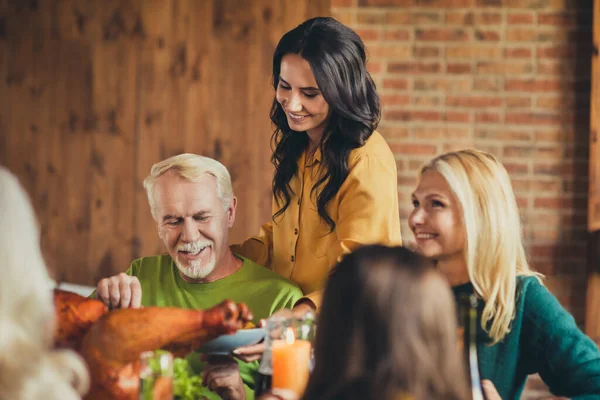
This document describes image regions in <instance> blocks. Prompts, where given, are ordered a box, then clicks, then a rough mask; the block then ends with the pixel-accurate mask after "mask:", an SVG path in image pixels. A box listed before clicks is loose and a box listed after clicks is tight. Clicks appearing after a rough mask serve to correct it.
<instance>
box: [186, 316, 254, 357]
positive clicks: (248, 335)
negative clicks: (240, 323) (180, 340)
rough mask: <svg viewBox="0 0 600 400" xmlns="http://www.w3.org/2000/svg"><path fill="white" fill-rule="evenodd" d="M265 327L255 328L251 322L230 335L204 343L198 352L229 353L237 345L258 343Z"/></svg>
mask: <svg viewBox="0 0 600 400" xmlns="http://www.w3.org/2000/svg"><path fill="white" fill-rule="evenodd" d="M265 335H266V330H265V328H257V327H256V325H254V324H253V323H252V322H248V323H246V325H244V327H243V328H242V329H240V330H238V331H237V332H236V333H233V334H231V335H221V336H219V337H217V338H215V339H213V340H211V341H209V342H206V343H204V345H203V346H202V347H200V348H199V349H198V352H200V353H204V354H231V352H232V351H233V350H235V349H237V348H238V347H244V346H250V345H253V344H257V343H259V342H260V341H261V340H263V339H264V338H265Z"/></svg>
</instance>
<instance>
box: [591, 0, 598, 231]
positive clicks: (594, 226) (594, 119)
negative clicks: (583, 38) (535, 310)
mask: <svg viewBox="0 0 600 400" xmlns="http://www.w3.org/2000/svg"><path fill="white" fill-rule="evenodd" d="M599 51H600V0H595V1H594V54H593V56H592V99H591V103H590V106H591V113H590V116H591V121H590V198H589V210H588V228H589V230H590V232H593V231H598V230H600V56H599V55H598V52H599Z"/></svg>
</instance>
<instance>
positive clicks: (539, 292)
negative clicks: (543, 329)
mask: <svg viewBox="0 0 600 400" xmlns="http://www.w3.org/2000/svg"><path fill="white" fill-rule="evenodd" d="M517 310H518V311H519V310H520V311H521V312H522V313H523V315H524V318H525V320H526V321H527V320H528V321H530V322H534V323H535V324H536V325H544V324H547V325H555V324H557V323H561V322H562V321H563V319H565V318H566V319H567V320H568V321H567V322H568V323H569V324H571V323H572V322H573V321H572V319H573V317H572V316H571V315H570V314H569V313H568V312H567V311H566V310H565V309H564V308H563V306H562V305H561V304H560V302H559V301H558V299H557V298H556V297H555V296H554V295H553V294H552V293H551V292H550V291H549V290H548V289H547V288H546V286H544V284H543V283H542V281H541V278H538V277H536V276H522V277H518V278H517Z"/></svg>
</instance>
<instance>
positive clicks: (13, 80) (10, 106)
mask: <svg viewBox="0 0 600 400" xmlns="http://www.w3.org/2000/svg"><path fill="white" fill-rule="evenodd" d="M329 10H330V0H252V1H247V0H0V79H1V80H0V164H3V165H6V166H7V167H8V168H9V169H10V170H11V171H13V172H14V173H16V174H17V175H18V176H19V177H20V178H21V181H22V182H23V184H24V185H25V187H26V189H27V191H28V192H29V194H30V195H31V197H32V200H33V203H34V206H35V209H36V212H37V213H38V217H39V220H40V224H41V226H42V246H43V249H44V254H45V257H46V261H47V262H48V265H49V267H50V269H51V270H52V271H53V272H54V275H55V277H56V278H57V279H61V280H67V281H71V282H75V283H80V284H95V283H96V282H97V280H98V279H100V278H101V277H104V276H108V275H111V274H114V273H117V272H120V271H123V270H124V269H125V268H127V267H128V265H129V263H130V262H131V260H132V259H134V258H137V257H140V256H142V255H151V254H156V253H159V252H163V248H162V244H161V242H160V241H159V239H158V237H157V234H156V227H155V225H154V222H153V220H152V217H151V215H150V211H149V207H148V204H147V199H146V194H145V191H144V189H143V187H142V180H143V179H144V177H145V176H146V175H147V174H148V172H149V169H150V166H151V165H152V164H153V163H155V162H157V161H160V160H161V159H164V158H166V157H168V156H171V155H174V154H177V153H181V152H194V153H199V154H204V155H207V156H211V157H214V158H216V159H218V160H220V161H221V162H223V163H224V164H225V165H226V166H227V167H228V168H229V170H230V172H231V174H232V178H233V182H234V191H235V193H236V195H237V196H238V199H239V207H238V213H237V221H236V225H235V227H234V229H233V231H232V232H231V239H232V241H237V240H241V239H242V238H244V237H246V236H248V235H250V234H253V233H255V232H257V231H258V228H259V226H260V225H261V224H262V223H263V222H264V221H266V220H267V219H268V218H269V216H270V183H271V177H272V167H271V164H270V161H269V159H270V154H271V150H270V144H269V139H270V136H271V133H272V128H271V125H270V120H269V116H268V112H269V108H270V105H271V102H272V99H273V91H272V88H271V86H270V73H271V57H272V54H273V51H274V49H275V46H276V44H277V42H278V40H279V39H280V37H281V36H282V35H283V34H284V33H285V32H286V31H288V30H289V29H292V28H293V27H295V26H296V25H297V24H299V23H300V22H302V21H303V20H305V19H307V18H310V17H313V16H316V15H328V14H329ZM24 272H26V266H24Z"/></svg>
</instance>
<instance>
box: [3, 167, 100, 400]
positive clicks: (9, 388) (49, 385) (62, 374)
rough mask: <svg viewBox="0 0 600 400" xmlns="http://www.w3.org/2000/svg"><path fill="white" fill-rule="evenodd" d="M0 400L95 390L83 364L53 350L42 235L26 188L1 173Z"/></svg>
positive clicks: (61, 398) (61, 399) (65, 399)
mask: <svg viewBox="0 0 600 400" xmlns="http://www.w3.org/2000/svg"><path fill="white" fill-rule="evenodd" d="M0 221H2V223H1V224H0V265H1V266H2V279H0V399H1V400H4V399H6V400H9V399H10V400H36V399H44V400H46V399H48V400H53V399H56V400H69V399H79V398H80V397H81V395H83V394H84V393H85V392H86V391H87V389H88V387H89V378H88V373H87V370H86V367H85V364H84V362H83V360H82V359H81V358H80V357H79V356H78V355H76V354H75V353H74V352H72V351H67V350H59V351H55V350H52V346H53V331H54V323H55V313H54V303H53V300H52V291H51V289H52V288H51V284H50V282H51V281H50V278H49V276H48V272H47V269H46V265H45V263H44V260H43V258H42V254H41V250H40V230H39V227H38V223H37V220H36V218H35V215H34V212H33V208H32V206H31V202H30V201H29V198H28V196H27V194H26V193H25V191H24V189H23V187H22V186H21V184H20V183H19V181H18V180H17V178H16V177H15V176H14V175H12V174H11V173H10V172H9V171H8V170H7V169H5V168H3V167H0Z"/></svg>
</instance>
